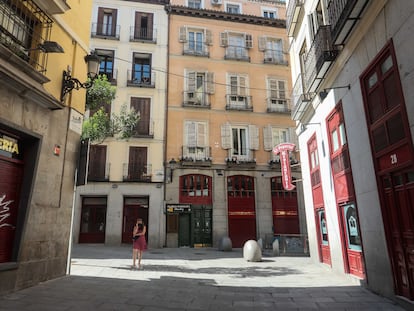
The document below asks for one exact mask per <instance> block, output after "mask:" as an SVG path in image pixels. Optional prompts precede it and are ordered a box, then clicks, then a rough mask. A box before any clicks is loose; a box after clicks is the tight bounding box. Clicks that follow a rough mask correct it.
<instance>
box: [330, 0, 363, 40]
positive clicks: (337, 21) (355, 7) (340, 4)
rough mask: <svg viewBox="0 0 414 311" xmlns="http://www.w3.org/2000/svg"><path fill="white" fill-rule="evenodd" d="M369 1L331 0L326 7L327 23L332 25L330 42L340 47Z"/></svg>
mask: <svg viewBox="0 0 414 311" xmlns="http://www.w3.org/2000/svg"><path fill="white" fill-rule="evenodd" d="M368 3H369V0H331V1H330V2H329V5H328V17H329V23H330V24H331V25H332V42H333V44H334V45H342V44H344V43H345V40H346V39H347V38H348V36H349V34H350V33H351V31H352V28H354V26H355V24H356V23H357V22H358V20H359V19H360V18H361V16H362V13H363V11H364V9H365V7H366V6H367V4H368Z"/></svg>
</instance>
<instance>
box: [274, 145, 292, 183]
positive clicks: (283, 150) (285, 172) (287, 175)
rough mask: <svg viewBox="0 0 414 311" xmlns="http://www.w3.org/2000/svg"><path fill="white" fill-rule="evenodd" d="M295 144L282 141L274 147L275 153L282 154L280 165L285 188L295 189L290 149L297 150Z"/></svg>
mask: <svg viewBox="0 0 414 311" xmlns="http://www.w3.org/2000/svg"><path fill="white" fill-rule="evenodd" d="M295 147H296V146H295V144H291V143H282V144H279V145H277V146H275V147H274V148H273V150H272V151H273V153H274V154H275V155H278V154H280V166H281V169H282V184H283V188H284V189H285V190H288V191H290V190H293V189H295V186H294V185H292V175H291V172H290V159H289V151H294V150H295Z"/></svg>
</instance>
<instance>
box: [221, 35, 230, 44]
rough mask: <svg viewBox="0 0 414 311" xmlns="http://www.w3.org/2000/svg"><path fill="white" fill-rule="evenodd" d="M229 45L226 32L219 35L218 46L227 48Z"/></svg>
mask: <svg viewBox="0 0 414 311" xmlns="http://www.w3.org/2000/svg"><path fill="white" fill-rule="evenodd" d="M228 45H229V36H228V33H227V32H221V33H220V46H228Z"/></svg>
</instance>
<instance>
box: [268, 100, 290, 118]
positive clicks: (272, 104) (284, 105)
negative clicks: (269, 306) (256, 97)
mask: <svg viewBox="0 0 414 311" xmlns="http://www.w3.org/2000/svg"><path fill="white" fill-rule="evenodd" d="M267 112H275V113H282V114H290V113H291V112H292V107H291V102H290V99H286V98H276V97H270V98H267Z"/></svg>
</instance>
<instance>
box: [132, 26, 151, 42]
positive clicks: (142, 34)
mask: <svg viewBox="0 0 414 311" xmlns="http://www.w3.org/2000/svg"><path fill="white" fill-rule="evenodd" d="M129 41H131V42H143V43H145V42H147V43H157V31H156V29H152V28H142V27H134V26H132V27H131V30H130V35H129Z"/></svg>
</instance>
